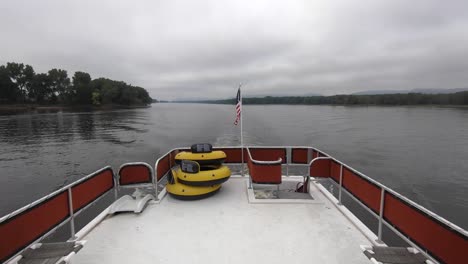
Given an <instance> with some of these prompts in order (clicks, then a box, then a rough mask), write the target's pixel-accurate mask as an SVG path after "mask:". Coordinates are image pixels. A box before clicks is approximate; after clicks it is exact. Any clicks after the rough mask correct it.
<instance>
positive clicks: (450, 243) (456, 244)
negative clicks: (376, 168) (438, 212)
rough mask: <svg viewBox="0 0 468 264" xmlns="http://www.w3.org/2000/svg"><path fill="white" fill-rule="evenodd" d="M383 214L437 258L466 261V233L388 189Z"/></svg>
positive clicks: (467, 240) (451, 261)
mask: <svg viewBox="0 0 468 264" xmlns="http://www.w3.org/2000/svg"><path fill="white" fill-rule="evenodd" d="M384 218H385V220H387V221H388V222H390V223H391V224H392V225H393V226H395V227H396V228H397V229H398V230H399V231H401V232H402V233H403V234H405V235H407V236H409V237H410V238H411V240H413V241H414V242H415V243H416V244H418V245H419V246H421V247H422V248H424V249H427V250H428V252H429V253H430V254H431V255H432V256H434V257H435V258H436V259H438V260H439V261H442V262H445V263H466V258H467V254H468V253H467V251H468V239H467V237H466V236H463V235H462V234H460V233H458V232H457V231H455V230H452V229H451V228H450V227H448V226H446V225H445V224H442V223H440V222H439V221H437V220H435V219H433V218H432V217H431V216H429V215H427V214H425V213H423V212H421V211H420V210H418V209H416V208H414V207H412V206H410V205H409V204H407V203H406V202H403V201H402V200H401V199H399V198H397V197H396V196H394V195H392V194H390V193H385V206H384Z"/></svg>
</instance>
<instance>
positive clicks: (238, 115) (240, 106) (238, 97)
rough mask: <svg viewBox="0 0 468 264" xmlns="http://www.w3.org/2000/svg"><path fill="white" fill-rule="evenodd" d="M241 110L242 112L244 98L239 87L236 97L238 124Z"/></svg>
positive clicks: (236, 121) (235, 123)
mask: <svg viewBox="0 0 468 264" xmlns="http://www.w3.org/2000/svg"><path fill="white" fill-rule="evenodd" d="M241 112H242V100H241V91H240V87H239V90H237V98H236V120H234V125H236V126H237V124H238V123H239V120H240V117H241Z"/></svg>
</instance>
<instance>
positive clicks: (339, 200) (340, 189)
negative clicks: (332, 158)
mask: <svg viewBox="0 0 468 264" xmlns="http://www.w3.org/2000/svg"><path fill="white" fill-rule="evenodd" d="M330 164H331V163H330ZM342 189H343V164H340V188H339V189H338V205H343V204H342V203H341V191H342Z"/></svg>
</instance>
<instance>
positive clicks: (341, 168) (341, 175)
mask: <svg viewBox="0 0 468 264" xmlns="http://www.w3.org/2000/svg"><path fill="white" fill-rule="evenodd" d="M342 188H343V164H340V188H339V189H338V205H342V203H341V190H342Z"/></svg>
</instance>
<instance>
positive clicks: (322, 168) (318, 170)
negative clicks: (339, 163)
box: [310, 159, 330, 177]
mask: <svg viewBox="0 0 468 264" xmlns="http://www.w3.org/2000/svg"><path fill="white" fill-rule="evenodd" d="M310 176H312V177H330V160H326V159H325V160H316V161H314V162H313V163H312V166H310Z"/></svg>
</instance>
